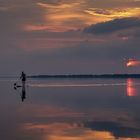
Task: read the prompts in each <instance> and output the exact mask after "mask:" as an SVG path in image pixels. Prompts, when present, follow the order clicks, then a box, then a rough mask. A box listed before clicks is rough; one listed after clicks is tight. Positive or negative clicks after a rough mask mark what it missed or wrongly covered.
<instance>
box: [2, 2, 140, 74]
mask: <svg viewBox="0 0 140 140" xmlns="http://www.w3.org/2000/svg"><path fill="white" fill-rule="evenodd" d="M129 60H135V61H136V62H137V65H133V66H131V67H127V65H126V64H127V62H128V61H129ZM139 61H140V0H103V1H102V0H5V1H4V0H0V67H1V69H0V75H17V74H19V73H20V72H21V71H22V70H24V71H25V72H27V74H91V73H92V74H100V73H140V66H139V63H140V62H139Z"/></svg>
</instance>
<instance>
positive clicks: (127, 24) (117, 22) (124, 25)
mask: <svg viewBox="0 0 140 140" xmlns="http://www.w3.org/2000/svg"><path fill="white" fill-rule="evenodd" d="M136 27H137V28H138V27H140V18H136V17H130V18H121V19H114V20H111V21H107V22H102V23H98V24H93V25H91V26H89V27H87V28H85V29H84V32H86V33H91V34H109V33H113V32H117V31H120V30H125V29H130V28H136Z"/></svg>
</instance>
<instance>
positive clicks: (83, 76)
mask: <svg viewBox="0 0 140 140" xmlns="http://www.w3.org/2000/svg"><path fill="white" fill-rule="evenodd" d="M28 78H62V79H66V78H67V79H68V78H72V79H80V78H84V79H87V78H115V79H116V78H140V74H99V75H93V74H72V75H32V76H28Z"/></svg>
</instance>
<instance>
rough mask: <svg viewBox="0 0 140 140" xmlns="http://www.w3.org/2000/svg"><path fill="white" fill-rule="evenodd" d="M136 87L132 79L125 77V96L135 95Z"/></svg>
mask: <svg viewBox="0 0 140 140" xmlns="http://www.w3.org/2000/svg"><path fill="white" fill-rule="evenodd" d="M136 92H137V91H136V87H135V82H134V81H133V79H130V78H129V79H127V96H129V97H132V96H136Z"/></svg>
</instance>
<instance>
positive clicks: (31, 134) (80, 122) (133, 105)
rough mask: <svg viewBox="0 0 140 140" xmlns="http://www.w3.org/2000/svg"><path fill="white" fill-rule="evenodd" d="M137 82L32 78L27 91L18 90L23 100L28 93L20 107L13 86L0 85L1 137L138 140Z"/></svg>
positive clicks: (139, 88) (139, 101)
mask: <svg viewBox="0 0 140 140" xmlns="http://www.w3.org/2000/svg"><path fill="white" fill-rule="evenodd" d="M73 83H75V84H73ZM139 83H140V80H134V79H127V80H125V79H124V80H121V79H117V80H116V79H114V80H111V79H110V80H103V79H98V80H90V79H88V80H30V81H28V85H29V87H28V92H27V93H26V89H25V88H26V86H22V87H20V88H18V89H17V90H18V91H19V92H22V95H21V99H22V101H24V99H25V98H26V94H28V99H27V100H25V102H24V103H21V102H19V100H18V96H17V94H13V91H12V90H11V84H12V82H9V81H8V82H1V84H0V89H1V91H2V93H1V97H2V98H1V99H0V100H1V102H0V104H1V106H0V113H1V114H2V115H1V119H0V124H1V126H0V130H1V131H0V136H1V139H4V140H15V139H17V140H24V139H26V140H104V139H105V140H139V139H140V112H139V107H140V96H139V95H140V94H139V92H140V86H139ZM31 85H32V86H31ZM36 85H43V87H41V86H36ZM44 85H57V86H48V87H46V86H44ZM58 85H64V86H61V87H60V86H59V88H58ZM65 85H78V86H65ZM79 85H80V86H79ZM81 85H88V86H81ZM89 85H92V86H89ZM93 85H94V86H93ZM95 85H97V86H95ZM99 85H100V86H99ZM44 87H45V88H44ZM132 89H133V90H132ZM126 92H127V95H128V96H130V95H131V97H132V95H133V98H128V97H127V96H126ZM17 93H18V92H17ZM134 95H137V96H134ZM6 102H7V103H8V104H7V103H6ZM7 134H8V135H7Z"/></svg>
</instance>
